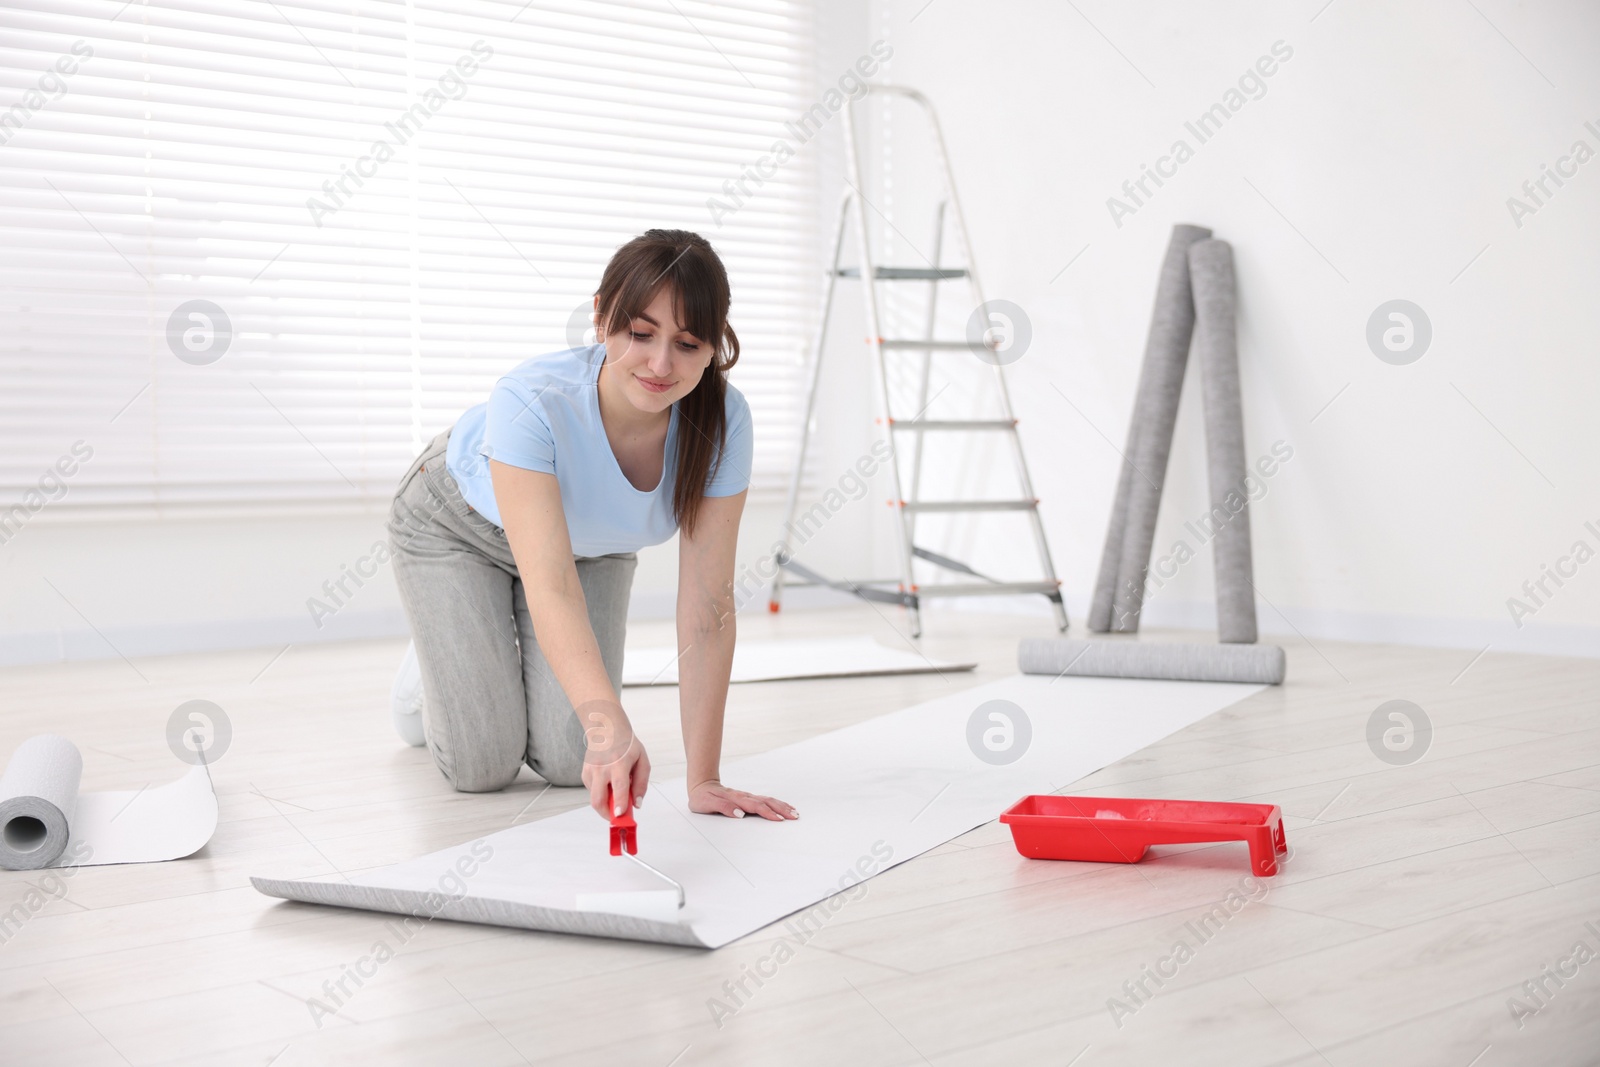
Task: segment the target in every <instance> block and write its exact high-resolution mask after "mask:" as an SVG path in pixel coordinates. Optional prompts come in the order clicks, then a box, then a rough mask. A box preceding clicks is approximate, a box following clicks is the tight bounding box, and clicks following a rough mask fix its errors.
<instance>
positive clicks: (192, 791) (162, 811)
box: [0, 734, 217, 871]
mask: <svg viewBox="0 0 1600 1067" xmlns="http://www.w3.org/2000/svg"><path fill="white" fill-rule="evenodd" d="M82 777H83V755H82V754H81V753H80V752H79V751H78V749H77V746H76V745H74V744H73V743H72V742H71V741H68V740H67V739H66V738H64V737H58V736H56V735H55V734H39V735H38V736H37V737H30V738H28V740H26V741H24V742H23V743H22V744H20V745H18V746H17V751H16V752H15V753H13V754H12V757H11V761H10V762H9V763H7V764H6V770H5V774H4V775H0V868H4V869H6V870H8V871H34V870H39V869H41V868H44V867H67V866H90V865H99V864H106V863H149V862H152V861H155V860H174V859H179V858H181V857H184V856H188V855H191V854H193V853H195V852H197V851H199V850H200V849H201V848H202V847H203V846H204V845H205V843H206V842H207V841H209V840H211V835H212V834H213V833H215V832H216V829H217V794H216V791H215V790H214V789H213V788H212V785H211V773H210V771H209V770H207V768H206V767H205V766H204V765H203V764H202V765H200V766H196V767H192V768H190V770H189V773H188V774H186V775H184V776H183V777H182V778H179V779H178V780H176V781H173V782H168V783H167V784H166V785H161V786H153V787H152V786H149V785H147V786H145V787H144V788H142V789H128V790H115V791H110V792H104V793H83V794H81V795H80V794H79V792H78V782H79V780H80V779H81V778H82Z"/></svg>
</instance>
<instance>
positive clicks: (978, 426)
mask: <svg viewBox="0 0 1600 1067" xmlns="http://www.w3.org/2000/svg"><path fill="white" fill-rule="evenodd" d="M1016 425H1017V422H1016V420H1015V419H892V420H890V422H889V429H891V430H914V431H916V432H918V433H921V432H923V431H926V430H1010V429H1013V428H1015V427H1016Z"/></svg>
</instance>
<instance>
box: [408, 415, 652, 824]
mask: <svg viewBox="0 0 1600 1067" xmlns="http://www.w3.org/2000/svg"><path fill="white" fill-rule="evenodd" d="M449 437H450V432H449V431H448V430H446V431H445V432H443V433H441V434H439V436H437V437H435V438H434V439H433V441H432V442H431V443H430V444H429V445H428V447H427V448H425V449H423V450H422V454H421V455H419V456H418V457H417V458H416V459H415V460H413V461H412V464H411V466H410V467H409V468H408V469H407V470H406V473H405V476H404V477H403V478H401V479H400V487H399V488H398V489H397V490H396V491H395V496H394V504H393V505H392V506H391V507H390V509H389V523H388V526H389V544H390V548H391V549H392V551H393V553H394V574H395V583H396V584H397V585H398V586H399V587H400V599H401V602H402V603H403V604H404V605H405V611H406V616H407V618H408V619H409V620H410V622H411V635H412V639H413V640H414V641H415V642H416V648H417V663H418V665H419V666H420V667H421V668H422V689H423V695H424V698H425V708H424V712H423V717H424V722H425V727H426V731H427V737H428V749H429V751H431V752H432V753H433V760H434V763H436V764H437V765H438V767H439V770H440V771H442V772H444V776H445V777H446V778H448V779H449V780H450V782H451V784H453V785H454V786H455V787H456V788H457V789H459V790H461V791H462V792H467V793H484V792H490V791H493V790H496V789H503V788H505V787H506V786H507V785H510V784H511V781H512V780H513V779H514V778H516V776H517V772H518V771H519V770H520V769H521V767H522V764H523V762H524V761H526V762H527V764H528V766H529V767H532V768H533V770H534V771H535V772H536V773H538V774H539V775H540V776H542V777H543V778H544V779H545V780H546V781H548V782H551V783H552V784H555V785H564V786H573V785H580V784H582V781H581V777H580V775H581V772H582V770H583V755H584V738H583V728H582V726H581V725H580V724H579V722H578V717H577V715H576V714H575V713H574V712H573V710H572V704H571V703H570V702H569V701H568V700H567V696H566V694H565V693H564V692H562V689H561V686H560V684H559V683H558V682H557V681H556V677H555V674H554V673H553V672H552V671H551V669H550V664H549V663H547V662H546V661H545V658H544V655H543V653H541V652H540V651H539V644H538V642H537V641H536V640H535V638H534V633H533V619H532V617H531V616H530V615H529V614H528V602H527V598H526V596H525V594H524V591H523V587H522V579H521V577H519V576H518V574H517V565H516V561H515V560H514V559H513V558H512V555H511V547H510V545H509V544H508V543H507V541H506V534H505V531H504V530H502V529H501V528H500V527H498V526H496V525H495V524H494V523H492V522H490V521H489V520H488V519H486V518H484V517H483V516H482V515H480V514H478V512H476V511H474V510H473V509H472V508H471V507H469V506H468V504H467V502H466V501H465V500H464V499H462V496H461V490H460V488H459V487H458V486H457V485H456V481H455V479H454V478H453V477H451V475H450V472H449V471H448V470H447V469H446V468H445V446H446V444H447V442H448V441H449ZM575 562H576V564H577V568H578V581H579V583H580V584H581V585H582V586H583V595H584V599H585V600H586V601H587V603H588V608H589V624H590V625H591V626H592V627H593V628H594V636H595V640H596V641H597V642H599V645H600V657H601V659H602V661H603V662H604V663H605V666H606V673H608V674H609V675H610V676H611V684H612V685H613V686H616V687H618V691H619V692H620V687H621V684H622V644H623V631H624V627H625V625H626V622H627V617H628V594H629V592H630V591H631V589H632V585H633V571H634V568H635V567H636V566H637V565H638V560H637V558H636V557H635V555H634V554H633V553H631V552H629V553H624V554H620V555H614V556H599V557H596V558H593V559H588V558H583V557H579V558H577V559H576V561H575Z"/></svg>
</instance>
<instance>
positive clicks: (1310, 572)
mask: <svg viewBox="0 0 1600 1067" xmlns="http://www.w3.org/2000/svg"><path fill="white" fill-rule="evenodd" d="M871 32H872V33H873V35H874V36H877V35H881V34H883V33H885V32H887V34H888V39H889V40H890V41H891V43H892V44H893V46H894V49H895V54H894V60H893V64H892V66H891V68H890V74H891V77H892V79H893V80H894V81H896V82H899V83H901V84H906V85H911V86H916V87H918V88H921V89H922V90H924V91H925V92H926V93H927V94H928V95H929V96H930V97H932V99H933V100H934V102H935V103H936V104H937V105H938V107H939V108H940V111H941V115H942V119H943V122H944V126H945V134H946V137H947V139H948V141H949V143H950V145H951V146H952V148H953V150H954V151H955V152H956V155H957V159H956V172H957V180H958V184H959V189H960V193H961V195H962V197H963V200H964V203H965V206H966V210H967V215H968V219H969V222H970V225H971V229H972V231H973V235H974V238H975V242H976V246H977V258H978V262H979V264H980V266H981V267H982V269H983V272H984V277H985V287H986V290H987V295H988V296H989V297H990V298H995V297H1003V298H1006V299H1009V300H1011V301H1014V302H1015V303H1017V304H1019V305H1021V306H1022V307H1023V308H1024V309H1025V310H1026V312H1027V313H1028V315H1029V317H1030V318H1031V322H1032V327H1033V333H1034V337H1033V342H1032V346H1031V348H1030V349H1029V351H1028V353H1027V354H1026V355H1025V356H1024V357H1023V358H1022V359H1021V361H1020V362H1018V363H1017V364H1015V365H1014V366H1013V367H1012V368H1011V372H1010V373H1011V382H1012V385H1013V389H1014V393H1015V395H1016V397H1017V398H1018V407H1019V414H1020V417H1021V419H1022V428H1023V431H1024V440H1025V443H1026V446H1027V448H1028V451H1029V454H1030V457H1031V459H1032V463H1033V468H1034V472H1035V480H1036V488H1037V489H1038V491H1039V495H1040V497H1041V498H1042V499H1043V500H1044V502H1045V504H1044V507H1045V515H1046V519H1047V522H1048V524H1049V529H1050V534H1051V541H1052V546H1053V549H1054V552H1055V555H1056V561H1057V566H1058V568H1059V570H1060V572H1061V574H1062V577H1063V578H1064V579H1065V582H1066V591H1067V595H1068V601H1069V604H1070V605H1071V607H1072V609H1073V611H1074V614H1075V616H1076V618H1077V619H1078V620H1079V621H1081V620H1082V618H1083V615H1084V610H1085V607H1086V604H1087V599H1088V595H1089V593H1090V591H1091V589H1092V587H1093V582H1094V576H1095V570H1096V567H1097V563H1098V559H1099V554H1100V549H1101V544H1102V539H1103V538H1104V535H1105V521H1106V515H1107V511H1108V508H1109V505H1110V500H1111V496H1112V493H1113V489H1114V486H1115V480H1116V474H1117V469H1118V464H1119V462H1120V460H1119V458H1118V454H1117V452H1116V451H1115V450H1114V448H1113V443H1114V446H1115V448H1116V449H1120V448H1122V447H1123V444H1124V438H1125V434H1126V432H1127V423H1128V417H1129V411H1130V407H1131V404H1132V399H1133V393H1134V387H1135V383H1136V381H1137V376H1138V371H1139V361H1140V358H1141V355H1142V350H1143V345H1144V339H1145V333H1146V330H1147V328H1148V323H1149V317H1150V308H1151V300H1152V297H1153V293H1154V288H1155V278H1156V271H1157V268H1158V265H1159V262H1160V259H1161V256H1162V253H1163V251H1164V248H1165V245H1166V242H1167V239H1168V235H1169V233H1170V229H1171V227H1172V225H1173V224H1174V223H1177V222H1190V223H1197V224H1202V225H1206V226H1209V227H1212V228H1213V229H1214V230H1215V231H1216V234H1217V236H1219V237H1223V238H1225V239H1227V240H1228V241H1230V242H1231V243H1232V244H1233V247H1234V251H1235V255H1236V260H1237V267H1238V277H1239V290H1240V298H1241V307H1240V319H1239V333H1240V346H1241V350H1240V359H1241V365H1242V374H1243V378H1244V383H1245V385H1244V389H1245V394H1244V403H1245V411H1246V438H1247V442H1248V444H1247V449H1248V452H1249V454H1250V456H1251V457H1252V458H1254V457H1255V456H1257V455H1259V454H1262V453H1265V452H1267V451H1268V450H1269V449H1270V447H1271V446H1272V444H1273V443H1274V442H1275V441H1280V440H1281V441H1284V442H1287V443H1288V444H1289V445H1290V446H1291V447H1292V448H1293V449H1294V456H1293V459H1292V460H1290V461H1289V462H1288V463H1286V464H1284V465H1283V467H1282V468H1281V470H1279V471H1278V472H1277V473H1276V474H1275V475H1274V477H1273V478H1272V479H1271V481H1270V483H1269V492H1268V494H1267V496H1266V497H1265V498H1264V499H1263V500H1261V501H1260V502H1259V503H1258V504H1257V505H1256V506H1255V507H1254V509H1253V513H1252V526H1253V531H1254V535H1255V551H1256V557H1255V558H1256V574H1257V578H1256V580H1257V584H1258V587H1259V589H1260V592H1261V593H1262V595H1263V597H1265V598H1267V599H1268V600H1269V601H1270V603H1262V604H1260V611H1261V619H1262V625H1263V628H1264V629H1266V630H1268V631H1269V632H1270V631H1279V632H1282V631H1285V630H1287V629H1289V628H1290V626H1291V625H1292V626H1294V627H1297V628H1298V629H1300V630H1301V631H1303V632H1304V633H1306V634H1307V635H1308V636H1310V637H1312V638H1316V637H1318V636H1326V637H1351V638H1365V639H1379V640H1395V641H1403V642H1418V643H1430V644H1444V645H1459V646H1460V647H1463V648H1471V649H1474V650H1476V649H1478V648H1481V647H1483V646H1484V645H1485V644H1489V643H1492V644H1493V647H1494V648H1496V649H1514V648H1525V649H1530V650H1543V651H1562V652H1568V653H1586V654H1590V655H1600V625H1597V624H1600V558H1596V559H1594V560H1590V561H1589V562H1587V563H1586V564H1584V565H1582V566H1578V567H1577V574H1576V576H1575V577H1572V578H1570V579H1567V580H1566V582H1565V585H1564V586H1562V587H1560V588H1558V587H1557V586H1556V585H1554V583H1553V582H1550V581H1548V580H1547V582H1546V589H1547V590H1548V592H1549V594H1550V595H1548V596H1545V595H1543V594H1541V599H1543V600H1544V604H1543V606H1539V607H1537V610H1536V611H1535V613H1534V614H1533V615H1532V616H1531V617H1528V618H1525V619H1524V620H1523V622H1524V625H1523V626H1522V627H1521V628H1520V629H1519V628H1518V627H1517V626H1515V625H1514V624H1513V622H1512V620H1511V616H1510V613H1509V610H1508V607H1507V600H1508V598H1511V597H1513V596H1518V597H1522V598H1523V599H1524V600H1525V601H1526V602H1527V603H1528V605H1529V607H1534V606H1535V605H1534V603H1533V601H1532V600H1531V599H1530V598H1529V597H1528V596H1527V594H1526V593H1524V592H1523V583H1524V581H1527V580H1537V579H1539V578H1540V577H1541V568H1542V565H1545V564H1551V565H1554V564H1556V563H1557V561H1558V559H1559V558H1560V557H1563V556H1566V555H1567V554H1568V553H1569V552H1570V551H1571V550H1572V548H1573V546H1574V544H1575V543H1576V542H1578V541H1580V540H1581V541H1584V542H1586V543H1587V545H1588V546H1589V549H1591V550H1597V551H1600V473H1597V470H1596V460H1597V459H1600V448H1597V447H1596V446H1597V445H1600V430H1597V428H1596V419H1595V412H1596V410H1597V407H1600V363H1597V360H1596V355H1597V350H1600V341H1597V338H1600V301H1597V300H1596V298H1595V294H1596V292H1597V291H1600V256H1597V255H1596V252H1595V247H1596V246H1595V235H1596V233H1597V232H1600V158H1597V159H1594V160H1590V161H1588V162H1587V163H1585V164H1584V165H1582V166H1579V167H1577V173H1576V175H1575V176H1573V177H1571V178H1569V179H1567V184H1566V185H1565V186H1564V187H1562V188H1559V189H1557V188H1556V187H1555V186H1554V185H1553V184H1550V185H1549V188H1550V189H1551V190H1552V191H1553V193H1554V195H1553V196H1550V197H1549V198H1548V199H1547V201H1546V203H1545V205H1544V206H1543V207H1541V208H1539V209H1538V210H1537V212H1536V214H1533V215H1528V216H1525V217H1523V218H1521V220H1520V221H1521V225H1520V226H1518V225H1517V222H1516V220H1514V219H1513V217H1512V215H1511V212H1510V211H1509V210H1508V207H1507V198H1508V197H1511V196H1513V195H1520V194H1521V186H1522V183H1523V182H1524V181H1525V180H1528V179H1530V178H1537V177H1538V176H1539V175H1540V168H1541V164H1547V163H1548V164H1550V165H1552V166H1554V165H1555V164H1556V162H1557V160H1558V158H1559V157H1562V156H1564V155H1566V154H1567V153H1569V152H1570V151H1571V150H1572V147H1573V145H1574V142H1576V141H1580V140H1581V141H1583V142H1585V143H1586V144H1587V146H1588V151H1590V152H1600V7H1597V6H1596V5H1594V4H1592V3H1579V2H1568V3H1558V4H1541V5H1521V4H1511V3H1506V2H1504V0H1478V2H1477V5H1476V8H1474V6H1473V5H1470V4H1466V3H1461V2H1431V3H1409V4H1404V5H1396V4H1387V3H1380V2H1376V0H1334V2H1333V3H1332V4H1331V5H1327V6H1324V0H1309V2H1306V3H1297V4H1293V5H1285V4H1276V3H1255V4H1227V5H1224V4H1219V3H1202V4H1197V3H1192V2H1161V3H1140V4H1115V3H1109V2H1100V0H1096V2H1092V3H1079V4H1077V5H1075V6H1073V5H1063V4H1058V3H1052V2H1032V3H1007V4H985V5H974V4H963V3H959V2H952V0H934V2H933V3H931V4H926V5H925V3H924V0H880V2H879V3H878V4H876V5H875V11H874V15H873V20H872V31H871ZM1280 41H1281V42H1283V45H1280V46H1279V49H1280V51H1283V50H1284V49H1285V48H1287V49H1292V56H1290V58H1288V59H1287V60H1286V61H1281V62H1279V63H1278V64H1277V65H1276V68H1275V71H1274V73H1273V75H1272V76H1271V77H1270V78H1267V79H1264V84H1265V91H1264V95H1261V96H1260V98H1259V99H1250V100H1248V101H1247V102H1245V103H1244V105H1243V106H1242V107H1241V108H1239V110H1238V111H1237V113H1235V114H1232V116H1231V117H1230V118H1229V120H1228V121H1227V123H1226V124H1225V125H1224V127H1223V128H1222V129H1221V130H1220V132H1218V133H1216V134H1215V135H1214V136H1213V137H1212V138H1211V139H1210V140H1209V141H1207V142H1206V143H1203V144H1202V143H1200V142H1199V141H1198V139H1197V138H1196V137H1195V136H1194V135H1193V134H1191V133H1190V132H1189V131H1188V130H1186V129H1185V126H1184V123H1185V121H1186V120H1193V119H1194V118H1195V117H1196V116H1198V115H1199V114H1200V113H1202V112H1203V111H1205V110H1206V109H1207V108H1208V107H1209V106H1210V105H1211V104H1213V103H1215V102H1218V101H1219V100H1222V99H1223V94H1224V93H1225V91H1226V90H1228V89H1229V88H1231V87H1234V86H1235V85H1236V83H1237V81H1238V79H1239V77H1240V75H1241V74H1242V73H1244V72H1245V71H1247V70H1248V69H1249V68H1251V67H1252V65H1253V64H1255V63H1256V62H1257V59H1258V57H1261V56H1264V55H1269V54H1270V53H1271V50H1272V47H1273V45H1274V43H1275V42H1280ZM1586 122H1589V123H1592V125H1590V126H1586V125H1585V123H1586ZM896 129H897V131H901V132H899V133H897V136H898V137H899V138H900V139H901V141H903V142H906V143H907V144H908V147H907V149H906V151H905V152H904V153H903V154H902V155H901V156H900V157H897V159H896V162H895V164H894V167H895V180H896V189H897V193H896V195H897V196H899V197H900V198H901V199H904V195H905V194H904V192H903V190H904V189H905V187H906V186H908V185H909V184H910V178H909V175H910V174H911V173H912V172H914V170H915V169H916V155H915V149H914V147H910V146H909V142H910V140H911V138H910V136H909V134H908V133H906V132H904V131H906V130H908V129H909V126H908V125H901V124H899V123H898V120H897V125H896ZM1180 138H1181V139H1183V140H1185V141H1187V142H1188V143H1189V145H1190V147H1191V148H1193V149H1194V150H1195V151H1194V155H1193V158H1191V159H1189V160H1188V161H1187V162H1185V163H1183V164H1182V165H1181V166H1179V167H1178V168H1177V173H1176V175H1175V176H1173V177H1171V178H1170V179H1167V180H1166V182H1165V185H1163V186H1162V187H1160V188H1157V187H1156V186H1154V185H1153V184H1148V185H1147V188H1148V190H1149V191H1150V192H1152V193H1153V195H1151V196H1148V197H1143V196H1142V199H1144V203H1143V205H1142V206H1137V209H1136V212H1135V213H1134V214H1132V215H1127V216H1125V217H1123V218H1121V219H1120V223H1121V224H1120V226H1119V225H1118V224H1117V221H1115V220H1114V219H1113V217H1112V213H1111V211H1110V210H1109V209H1108V206H1107V200H1108V198H1109V197H1112V196H1118V197H1121V198H1123V199H1124V200H1125V201H1127V200H1128V198H1127V197H1126V194H1124V193H1123V192H1122V191H1121V186H1122V184H1123V182H1124V181H1125V180H1129V179H1137V178H1138V177H1139V176H1140V174H1141V167H1142V166H1143V165H1146V164H1154V163H1155V162H1156V160H1157V159H1158V157H1160V156H1162V155H1165V154H1167V153H1168V152H1169V151H1170V150H1171V146H1172V145H1173V143H1174V141H1176V140H1178V139H1180ZM1572 167H1573V164H1571V163H1569V164H1566V168H1567V169H1569V170H1570V169H1572ZM1168 169H1171V166H1170V165H1169V166H1168ZM910 232H911V233H912V234H913V235H914V234H915V233H916V232H918V231H910ZM1074 257H1077V258H1076V259H1074ZM1069 262H1071V264H1072V265H1071V266H1070V267H1068V266H1066V265H1067V264H1068V263H1069ZM1064 267H1065V269H1064V270H1063V268H1064ZM1393 298H1404V299H1408V300H1410V301H1413V302H1415V303H1416V304H1418V305H1420V306H1421V307H1422V308H1423V309H1424V311H1425V312H1426V314H1427V315H1428V317H1429V318H1430V320H1431V322H1432V327H1433V340H1432V344H1431V347H1430V348H1429V350H1428V351H1427V352H1426V354H1425V355H1424V356H1423V357H1422V358H1421V359H1420V360H1419V361H1417V362H1415V363H1413V364H1411V365H1407V366H1393V365H1390V364H1387V363H1384V362H1381V361H1380V360H1379V359H1377V358H1376V357H1375V356H1374V354H1373V353H1372V352H1371V351H1370V350H1369V349H1368V347H1367V344H1366V341H1365V337H1364V333H1365V327H1366V323H1367V320H1368V317H1369V315H1370V314H1371V313H1372V312H1373V311H1374V309H1376V308H1377V307H1378V305H1379V304H1381V303H1383V302H1385V301H1387V300H1390V299H1393ZM1197 392H1198V388H1197V386H1196V385H1195V384H1194V375H1191V381H1190V384H1189V386H1188V389H1187V390H1186V396H1185V400H1184V404H1183V408H1182V411H1181V414H1180V419H1179V427H1178V433H1177V442H1176V445H1175V449H1174V459H1173V464H1172V467H1171V470H1170V471H1169V480H1168V486H1167V495H1166V497H1165V500H1164V506H1163V510H1162V519H1161V524H1160V529H1159V531H1158V535H1157V538H1156V545H1157V554H1158V555H1160V554H1163V553H1165V552H1166V551H1167V550H1168V549H1170V547H1171V546H1172V545H1173V544H1174V543H1175V542H1176V541H1178V540H1179V539H1180V538H1181V537H1183V536H1185V535H1184V531H1183V520H1185V519H1186V518H1190V517H1193V516H1196V515H1199V514H1201V513H1203V512H1204V510H1205V488H1204V479H1205V468H1204V463H1203V452H1202V450H1203V444H1204V439H1203V430H1202V426H1201V420H1200V417H1199V416H1200V411H1199V403H1198V399H1197V397H1196V395H1195V394H1196V393H1197ZM1062 394H1064V395H1065V397H1066V398H1068V399H1070V401H1071V403H1070V404H1069V403H1067V402H1066V400H1064V399H1063V395H1062ZM1335 397H1337V399H1336V400H1335V399H1334V398H1335ZM1330 401H1332V403H1331V406H1330ZM1073 405H1075V406H1076V408H1077V409H1078V410H1074V407H1073ZM1080 411H1081V414H1080ZM1108 438H1109V442H1108V440H1107V439H1108ZM1586 522H1592V523H1593V524H1594V527H1593V528H1592V529H1591V528H1589V527H1586V526H1585V523H1586ZM1190 540H1191V541H1192V540H1193V538H1192V537H1191V538H1190ZM988 544H989V548H988V550H987V552H984V551H983V549H982V548H981V546H980V548H979V549H978V551H979V552H980V556H979V558H981V559H982V560H983V561H984V563H985V564H986V565H989V566H992V567H994V568H997V569H1005V568H1006V567H1007V565H1008V562H1009V561H1010V560H1011V559H1012V558H1013V557H1014V556H1015V555H1016V553H1015V552H1014V551H1013V544H1014V543H1013V542H1012V541H1010V540H1009V539H1007V538H1004V537H1002V538H995V539H991V540H990V541H989V542H988ZM1565 566H1566V568H1567V569H1568V570H1569V571H1570V570H1571V569H1573V567H1574V563H1573V562H1569V563H1567V564H1565ZM1013 572H1015V568H1013ZM1210 598H1211V567H1210V560H1209V558H1208V555H1207V554H1206V553H1202V555H1201V558H1199V559H1198V560H1196V561H1195V562H1193V563H1191V564H1189V565H1188V566H1186V567H1184V568H1183V569H1182V570H1181V571H1180V573H1179V574H1178V576H1177V577H1176V578H1175V579H1173V580H1172V581H1171V582H1170V583H1168V584H1167V585H1166V586H1165V587H1164V588H1162V589H1160V590H1158V591H1156V592H1155V593H1154V594H1153V597H1152V600H1151V602H1150V605H1149V607H1148V609H1147V615H1146V619H1147V621H1149V622H1153V623H1161V622H1184V623H1190V624H1198V625H1207V624H1208V623H1209V620H1210V617H1211V610H1212V609H1211V603H1210Z"/></svg>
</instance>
